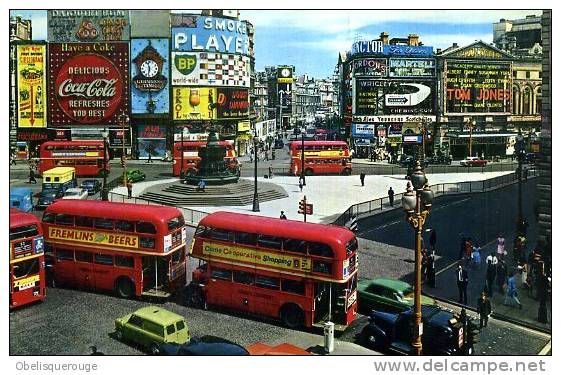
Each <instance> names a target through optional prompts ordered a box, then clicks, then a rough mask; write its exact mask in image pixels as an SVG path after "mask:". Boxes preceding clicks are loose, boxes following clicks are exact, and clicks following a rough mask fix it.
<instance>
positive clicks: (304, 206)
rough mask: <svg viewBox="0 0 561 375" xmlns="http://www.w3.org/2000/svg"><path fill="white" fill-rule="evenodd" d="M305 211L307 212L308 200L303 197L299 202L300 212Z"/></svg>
mask: <svg viewBox="0 0 561 375" xmlns="http://www.w3.org/2000/svg"><path fill="white" fill-rule="evenodd" d="M305 212H306V201H305V200H303V199H302V200H301V201H300V202H298V213H299V214H303V213H305Z"/></svg>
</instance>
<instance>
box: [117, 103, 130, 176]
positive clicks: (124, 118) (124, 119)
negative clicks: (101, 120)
mask: <svg viewBox="0 0 561 375" xmlns="http://www.w3.org/2000/svg"><path fill="white" fill-rule="evenodd" d="M119 122H120V123H121V146H122V154H121V160H122V166H123V186H124V187H126V186H127V157H126V155H125V123H127V124H128V123H129V116H127V114H126V113H124V112H123V113H121V114H120V115H119Z"/></svg>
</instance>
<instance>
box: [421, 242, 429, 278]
mask: <svg viewBox="0 0 561 375" xmlns="http://www.w3.org/2000/svg"><path fill="white" fill-rule="evenodd" d="M428 263H429V254H428V253H427V249H424V248H423V249H422V250H421V278H422V279H423V281H426V280H427V268H428Z"/></svg>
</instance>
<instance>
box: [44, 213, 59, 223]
mask: <svg viewBox="0 0 561 375" xmlns="http://www.w3.org/2000/svg"><path fill="white" fill-rule="evenodd" d="M55 217H56V215H55V214H53V213H46V214H44V215H43V223H54V222H55Z"/></svg>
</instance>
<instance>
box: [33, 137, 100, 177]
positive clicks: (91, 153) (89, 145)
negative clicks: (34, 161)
mask: <svg viewBox="0 0 561 375" xmlns="http://www.w3.org/2000/svg"><path fill="white" fill-rule="evenodd" d="M105 156H106V155H105V149H104V147H103V141H48V142H44V143H43V144H41V147H40V149H39V157H40V160H39V173H41V174H43V172H44V171H46V170H49V169H51V168H55V167H74V168H75V169H76V175H77V176H99V175H102V174H103V173H104V171H105V173H109V163H104V157H105ZM104 164H107V169H105V168H104Z"/></svg>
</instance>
